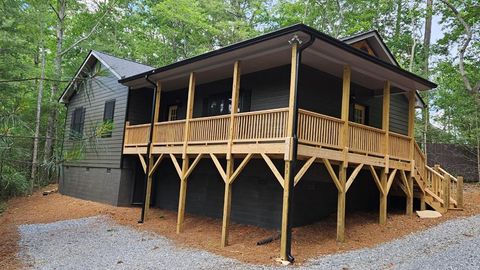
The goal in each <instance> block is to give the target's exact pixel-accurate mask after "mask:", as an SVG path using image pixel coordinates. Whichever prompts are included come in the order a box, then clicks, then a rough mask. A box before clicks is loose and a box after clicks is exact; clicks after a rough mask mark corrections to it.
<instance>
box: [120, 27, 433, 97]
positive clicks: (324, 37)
mask: <svg viewBox="0 0 480 270" xmlns="http://www.w3.org/2000/svg"><path fill="white" fill-rule="evenodd" d="M298 31H301V32H304V33H306V34H309V35H312V36H313V37H315V38H317V39H321V40H322V41H325V42H327V43H329V44H331V45H333V46H336V47H339V48H341V49H343V50H345V51H347V52H349V53H352V54H354V55H356V56H359V57H361V58H364V59H366V60H368V61H370V62H373V63H375V64H377V65H380V66H382V67H384V68H387V69H389V70H392V71H394V72H396V73H398V74H400V75H403V76H406V77H408V78H410V79H412V80H414V81H416V82H418V83H421V84H423V85H425V86H428V87H429V88H435V87H437V85H436V84H435V83H433V82H431V81H429V80H426V79H424V78H422V77H420V76H418V75H415V74H413V73H411V72H409V71H406V70H404V69H402V68H400V67H397V66H395V65H392V64H390V63H387V62H384V61H383V60H380V59H378V58H377V57H375V56H371V55H369V54H367V53H365V52H363V51H361V50H358V49H356V48H354V47H352V46H350V45H348V44H346V43H345V42H343V41H341V40H338V39H336V38H333V37H331V36H329V35H327V34H324V33H322V32H320V31H318V30H316V29H314V28H312V27H309V26H307V25H304V24H295V25H292V26H289V27H286V28H282V29H279V30H276V31H273V32H270V33H267V34H264V35H261V36H258V37H254V38H252V39H248V40H245V41H241V42H238V43H235V44H233V45H230V46H226V47H223V48H220V49H218V50H214V51H210V52H207V53H204V54H201V55H198V56H195V57H192V58H188V59H185V60H182V61H179V62H176V63H173V64H170V65H166V66H163V67H160V68H157V69H154V70H151V71H147V72H143V73H140V74H137V75H134V76H131V77H128V78H124V79H121V80H119V82H120V83H125V82H128V81H132V80H136V79H140V78H143V77H145V76H149V75H152V74H156V73H160V72H163V71H166V70H170V69H174V68H177V67H180V66H184V65H187V64H190V63H193V62H196V61H200V60H203V59H207V58H210V57H214V56H217V55H221V54H224V53H227V52H230V51H234V50H237V49H240V48H244V47H247V46H251V45H254V44H257V43H260V42H262V41H267V40H270V39H273V38H276V37H279V36H283V35H286V34H290V33H294V32H298Z"/></svg>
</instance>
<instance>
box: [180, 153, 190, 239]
mask: <svg viewBox="0 0 480 270" xmlns="http://www.w3.org/2000/svg"><path fill="white" fill-rule="evenodd" d="M188 165H189V159H188V156H186V157H185V158H183V160H182V178H181V179H180V194H179V196H178V216H177V233H181V232H183V220H184V218H185V201H186V197H187V183H188V182H187V179H186V178H184V175H185V174H186V173H187V171H188Z"/></svg>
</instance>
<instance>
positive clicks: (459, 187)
mask: <svg viewBox="0 0 480 270" xmlns="http://www.w3.org/2000/svg"><path fill="white" fill-rule="evenodd" d="M456 199H457V207H458V208H463V176H459V177H457V198H456Z"/></svg>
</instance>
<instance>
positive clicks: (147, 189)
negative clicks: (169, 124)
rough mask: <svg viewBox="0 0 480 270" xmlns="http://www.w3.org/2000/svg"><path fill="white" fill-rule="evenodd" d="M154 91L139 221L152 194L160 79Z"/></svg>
mask: <svg viewBox="0 0 480 270" xmlns="http://www.w3.org/2000/svg"><path fill="white" fill-rule="evenodd" d="M154 91H155V93H154V95H155V96H154V99H155V100H154V101H153V102H154V106H153V108H152V109H153V123H152V125H153V128H151V131H150V132H152V134H151V135H150V143H149V145H148V147H149V149H148V150H149V151H148V164H147V166H146V170H145V174H146V177H147V183H146V187H145V200H144V202H145V203H144V206H143V213H142V218H141V221H142V222H144V221H145V220H146V219H147V217H148V212H149V210H150V197H151V194H152V181H153V173H152V174H151V173H150V171H151V170H152V168H153V165H154V163H155V160H154V157H153V144H154V143H155V123H157V122H158V115H159V112H160V94H161V84H160V81H157V82H156V87H155V90H154Z"/></svg>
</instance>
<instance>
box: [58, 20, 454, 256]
mask: <svg viewBox="0 0 480 270" xmlns="http://www.w3.org/2000/svg"><path fill="white" fill-rule="evenodd" d="M119 83H121V84H122V85H124V86H125V87H128V89H129V91H128V92H129V94H128V106H127V108H126V110H127V113H126V118H125V131H124V141H123V147H122V154H121V159H122V162H121V164H122V166H121V168H120V171H122V172H127V173H125V176H124V175H123V174H122V175H121V176H118V178H121V177H124V178H125V179H124V180H123V182H122V181H120V180H117V181H120V182H121V184H120V185H121V186H122V187H121V189H122V188H124V189H129V190H130V192H131V193H130V194H131V202H132V203H135V202H139V203H142V205H143V207H142V216H141V220H142V221H145V220H147V219H148V213H149V208H150V206H154V207H160V208H164V209H171V210H175V211H177V212H178V220H177V232H178V233H181V232H182V231H183V229H184V224H183V220H184V215H185V212H188V213H192V214H196V215H203V216H210V217H216V218H222V224H223V225H222V238H221V243H220V244H221V246H226V245H228V232H229V224H230V221H232V222H237V223H246V224H254V225H257V226H262V227H267V228H278V229H279V230H280V232H281V240H280V247H281V249H280V250H281V251H280V257H281V258H282V259H285V260H291V259H292V257H291V254H290V246H291V227H292V226H302V225H305V224H309V223H313V222H316V221H318V220H320V219H322V218H324V217H325V216H327V215H329V214H331V213H335V212H336V213H337V240H338V241H344V238H345V213H346V210H348V211H354V210H356V209H378V211H379V222H380V223H381V224H385V223H386V219H387V208H388V207H387V206H388V199H389V198H391V197H392V196H399V197H400V198H403V199H402V200H405V209H406V213H407V214H411V213H412V212H413V208H414V198H417V199H418V201H419V205H420V207H421V208H425V207H426V204H428V205H429V206H430V207H433V208H434V209H437V210H440V211H443V212H444V211H446V210H447V209H449V208H451V207H461V192H460V190H461V189H460V188H459V187H461V183H462V179H461V178H455V177H453V176H452V175H450V174H449V173H448V172H446V171H445V170H443V169H442V168H440V167H436V168H431V167H429V166H427V165H426V159H425V156H424V155H423V153H422V151H421V149H420V148H419V147H418V145H417V144H416V142H415V140H414V137H413V130H414V114H415V107H423V103H422V101H421V99H420V98H419V96H418V94H417V91H426V90H430V89H432V88H435V87H436V85H435V84H434V83H432V82H430V81H428V80H426V79H423V78H421V77H419V76H417V75H415V74H412V73H410V72H408V71H406V70H404V69H402V68H401V67H399V65H398V63H397V62H396V61H395V58H394V56H393V55H392V54H391V53H390V51H389V50H388V48H387V46H386V45H385V44H384V43H383V41H382V39H381V37H380V36H379V34H378V33H377V32H376V31H371V32H367V33H363V34H359V35H356V36H353V37H350V38H347V39H344V40H338V39H335V38H332V37H330V36H328V35H326V34H323V33H321V32H319V31H317V30H315V29H313V28H310V27H308V26H306V25H303V24H298V25H293V26H290V27H287V28H283V29H280V30H277V31H274V32H271V33H268V34H265V35H262V36H259V37H256V38H253V39H249V40H246V41H243V42H239V43H236V44H233V45H231V46H227V47H224V48H220V49H218V50H215V51H212V52H208V53H205V54H202V55H199V56H196V57H193V58H190V59H185V60H182V61H179V62H177V63H173V64H170V65H167V66H164V67H160V68H157V69H153V70H148V71H145V72H142V73H139V74H136V75H133V76H130V77H126V78H122V79H120V80H119ZM69 107H70V105H69ZM70 113H72V112H71V111H70ZM70 117H71V116H70ZM69 119H70V118H69ZM69 119H67V126H66V129H67V132H68V124H69V123H70V122H69V121H70V120H69ZM71 126H74V125H71ZM118 157H119V158H120V154H119V155H118ZM68 170H69V169H65V170H64V173H65V175H66V173H67V171H68ZM88 173H89V172H87V171H86V170H83V171H82V174H84V175H87V174H88ZM76 177H78V181H79V182H80V181H82V178H83V177H84V176H83V175H77V176H76ZM85 177H87V176H85ZM187 186H188V188H187ZM90 188H91V189H95V187H93V186H92V187H90ZM92 192H93V191H92ZM389 195H390V196H389ZM193 226H194V225H193Z"/></svg>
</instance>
